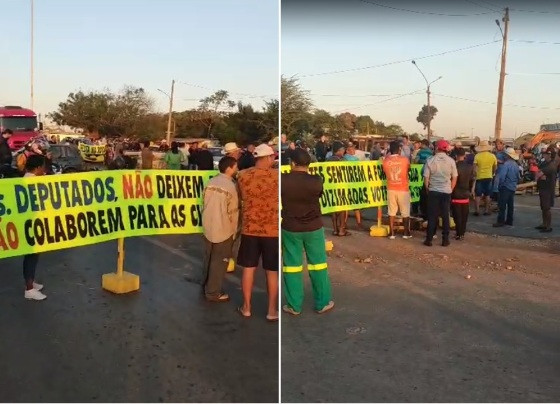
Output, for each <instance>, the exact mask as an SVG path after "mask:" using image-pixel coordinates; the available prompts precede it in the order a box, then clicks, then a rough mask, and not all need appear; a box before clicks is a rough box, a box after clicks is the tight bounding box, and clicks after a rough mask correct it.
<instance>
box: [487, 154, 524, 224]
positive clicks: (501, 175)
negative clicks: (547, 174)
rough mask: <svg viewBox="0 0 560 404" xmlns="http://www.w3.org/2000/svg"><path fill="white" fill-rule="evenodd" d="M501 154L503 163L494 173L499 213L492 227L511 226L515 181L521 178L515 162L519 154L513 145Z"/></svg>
mask: <svg viewBox="0 0 560 404" xmlns="http://www.w3.org/2000/svg"><path fill="white" fill-rule="evenodd" d="M502 156H503V158H504V163H503V165H502V167H501V168H500V170H499V171H498V173H497V174H496V185H497V188H498V209H499V213H498V222H497V223H494V225H493V226H494V227H503V226H513V200H514V198H515V191H516V190H517V183H518V182H519V180H520V179H521V171H520V170H519V165H518V164H517V160H519V155H518V154H517V153H516V152H515V150H514V149H513V147H508V148H507V149H506V150H505V152H504V153H503V155H502ZM506 209H507V218H506Z"/></svg>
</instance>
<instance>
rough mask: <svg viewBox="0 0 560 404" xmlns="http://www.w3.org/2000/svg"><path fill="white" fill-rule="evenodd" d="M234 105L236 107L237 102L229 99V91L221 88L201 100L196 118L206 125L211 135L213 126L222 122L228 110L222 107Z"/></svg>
mask: <svg viewBox="0 0 560 404" xmlns="http://www.w3.org/2000/svg"><path fill="white" fill-rule="evenodd" d="M233 107H235V102H234V101H231V100H230V99H229V93H228V92H227V91H225V90H219V91H216V92H215V93H214V94H212V95H210V96H209V97H206V98H203V99H201V100H200V105H199V107H198V109H197V112H198V113H197V114H194V119H195V120H196V121H199V122H200V123H202V124H203V125H204V126H205V128H206V131H205V132H206V136H208V137H211V136H212V128H213V127H214V126H215V125H217V124H218V123H220V122H221V121H222V119H223V117H224V116H225V115H226V114H227V112H228V111H227V110H226V111H224V110H223V109H220V108H226V109H231V108H233Z"/></svg>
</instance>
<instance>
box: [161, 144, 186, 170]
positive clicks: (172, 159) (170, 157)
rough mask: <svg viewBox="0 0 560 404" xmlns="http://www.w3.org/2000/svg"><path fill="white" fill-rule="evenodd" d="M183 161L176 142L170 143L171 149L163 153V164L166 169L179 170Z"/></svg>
mask: <svg viewBox="0 0 560 404" xmlns="http://www.w3.org/2000/svg"><path fill="white" fill-rule="evenodd" d="M183 161H184V156H183V153H181V152H180V151H179V145H178V144H177V142H173V143H171V150H169V151H168V152H167V153H166V154H165V165H166V167H167V169H168V170H180V169H181V163H182V162H183Z"/></svg>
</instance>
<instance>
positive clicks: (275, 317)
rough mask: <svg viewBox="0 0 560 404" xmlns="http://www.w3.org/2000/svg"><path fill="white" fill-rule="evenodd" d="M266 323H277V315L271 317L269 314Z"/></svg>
mask: <svg viewBox="0 0 560 404" xmlns="http://www.w3.org/2000/svg"><path fill="white" fill-rule="evenodd" d="M266 321H269V322H271V323H275V322H276V321H278V314H276V315H274V316H271V315H270V314H267V315H266Z"/></svg>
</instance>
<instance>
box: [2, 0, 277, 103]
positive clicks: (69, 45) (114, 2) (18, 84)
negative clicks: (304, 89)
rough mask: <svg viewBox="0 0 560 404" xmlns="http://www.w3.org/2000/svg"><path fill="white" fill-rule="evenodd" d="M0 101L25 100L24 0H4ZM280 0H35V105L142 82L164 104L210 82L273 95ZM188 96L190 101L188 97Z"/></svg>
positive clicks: (198, 93) (200, 92)
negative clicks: (172, 90)
mask: <svg viewBox="0 0 560 404" xmlns="http://www.w3.org/2000/svg"><path fill="white" fill-rule="evenodd" d="M0 5H1V7H0V9H1V15H2V31H3V34H2V35H1V36H0V50H1V55H2V58H1V60H2V74H1V76H0V80H1V85H0V88H1V92H0V105H2V104H11V105H22V106H29V103H30V101H29V100H30V96H29V94H30V90H29V88H30V84H29V83H30V79H29V71H30V56H29V55H30V50H29V49H30V1H29V0H2V1H1V3H0ZM278 46H279V39H278V2H277V0H158V1H155V0H79V1H78V0H35V110H36V111H37V112H39V113H47V112H50V111H52V110H53V109H55V108H56V107H57V105H58V103H59V102H60V101H63V100H65V99H66V97H67V95H68V93H69V92H71V91H76V90H78V89H83V90H84V91H88V90H102V89H104V88H109V89H111V90H118V89H121V88H122V87H123V86H124V85H125V84H128V85H134V86H138V87H143V88H145V89H146V90H147V91H148V92H149V93H150V94H151V95H152V96H153V97H154V99H155V100H156V106H157V109H158V110H166V109H167V105H168V98H167V97H166V96H165V95H163V94H161V93H159V92H158V91H157V89H158V88H161V89H163V90H164V91H167V92H169V91H170V87H171V80H172V79H176V80H178V81H182V82H187V83H191V84H195V85H198V86H202V87H207V88H209V90H207V89H201V88H197V87H192V86H187V85H183V84H177V85H176V87H175V100H176V108H174V109H175V110H182V109H185V108H189V107H193V106H195V105H197V104H198V102H197V101H196V100H198V99H200V98H202V97H205V96H207V95H209V94H210V93H211V92H212V90H219V89H224V90H228V91H230V93H232V94H231V97H232V99H234V100H238V99H242V100H243V101H245V102H250V103H252V104H253V105H254V106H255V107H258V108H260V107H261V106H262V105H263V102H262V99H261V98H247V97H246V96H240V95H237V94H233V92H236V93H243V94H252V95H259V96H261V95H264V96H268V97H273V98H278V74H279V71H278V62H279V61H278ZM190 99H195V100H192V101H191V100H190Z"/></svg>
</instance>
